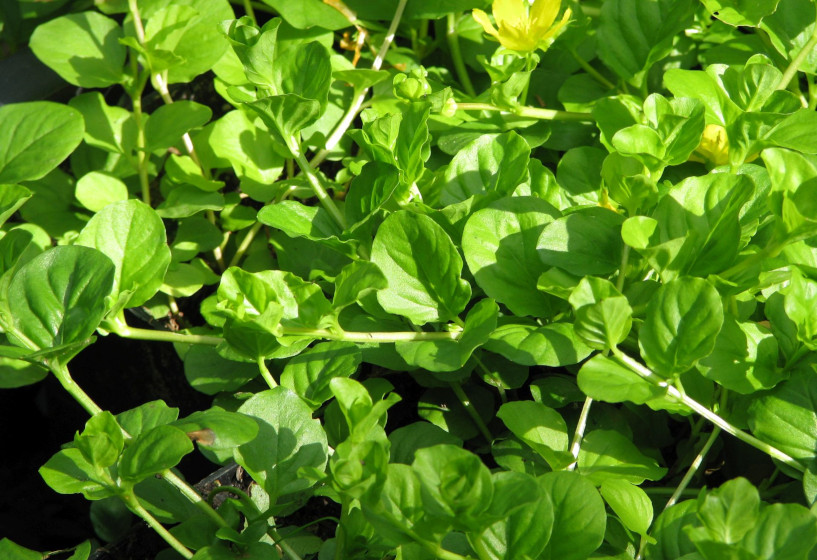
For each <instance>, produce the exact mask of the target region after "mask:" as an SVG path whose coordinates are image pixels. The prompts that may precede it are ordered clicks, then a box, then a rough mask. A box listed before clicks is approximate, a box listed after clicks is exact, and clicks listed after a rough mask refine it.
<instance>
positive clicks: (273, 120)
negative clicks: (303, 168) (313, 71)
mask: <svg viewBox="0 0 817 560" xmlns="http://www.w3.org/2000/svg"><path fill="white" fill-rule="evenodd" d="M245 106H246V107H247V108H248V109H251V110H252V111H254V112H255V113H257V114H258V116H259V117H261V120H262V121H264V124H265V125H267V128H268V129H269V130H270V132H275V133H277V134H280V135H281V142H282V143H283V145H285V146H287V148H288V149H289V151H290V152H292V150H293V148H294V146H291V145H290V144H291V142H290V141H289V138H291V137H293V136H294V135H296V134H299V133H300V132H301V131H302V130H303V129H305V128H306V127H308V126H310V125H312V124H314V123H315V121H317V120H318V118H319V117H320V115H321V104H320V103H319V102H318V101H316V100H314V99H307V98H305V97H301V96H300V95H296V94H294V93H287V94H284V95H275V96H272V97H264V98H263V99H259V100H258V101H253V102H252V103H247V104H246V105H245ZM295 155H296V154H294V153H292V156H293V157H294V156H295Z"/></svg>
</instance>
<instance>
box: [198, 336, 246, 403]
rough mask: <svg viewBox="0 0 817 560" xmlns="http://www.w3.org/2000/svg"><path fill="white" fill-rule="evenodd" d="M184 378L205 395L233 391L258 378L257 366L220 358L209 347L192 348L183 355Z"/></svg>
mask: <svg viewBox="0 0 817 560" xmlns="http://www.w3.org/2000/svg"><path fill="white" fill-rule="evenodd" d="M184 376H185V378H186V379H187V382H188V383H190V386H191V387H193V388H194V389H196V390H197V391H201V392H202V393H204V394H206V395H215V394H217V393H220V392H222V391H227V392H231V391H235V390H236V389H239V388H240V387H242V386H244V385H246V384H247V383H249V382H250V381H252V380H253V379H255V378H256V377H258V366H257V365H256V364H252V363H242V362H234V361H231V360H226V359H224V358H222V357H221V356H220V355H219V354H218V352H216V350H215V348H212V347H210V346H200V345H196V346H192V347H191V348H190V350H188V351H187V353H186V354H185V355H184Z"/></svg>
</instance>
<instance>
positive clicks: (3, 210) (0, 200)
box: [0, 185, 32, 226]
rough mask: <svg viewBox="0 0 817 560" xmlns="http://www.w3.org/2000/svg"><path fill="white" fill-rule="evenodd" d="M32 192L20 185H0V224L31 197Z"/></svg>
mask: <svg viewBox="0 0 817 560" xmlns="http://www.w3.org/2000/svg"><path fill="white" fill-rule="evenodd" d="M31 195H32V192H31V191H30V190H28V189H27V188H25V187H23V186H20V185H0V226H2V225H3V224H4V223H6V220H8V219H9V218H11V217H12V216H13V215H14V213H15V212H16V211H17V210H18V209H19V208H20V207H21V206H22V205H23V204H25V203H26V201H27V200H28V199H29V198H31Z"/></svg>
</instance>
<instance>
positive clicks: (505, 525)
mask: <svg viewBox="0 0 817 560" xmlns="http://www.w3.org/2000/svg"><path fill="white" fill-rule="evenodd" d="M493 483H494V500H493V502H492V503H491V510H490V512H491V513H494V514H497V513H499V512H501V511H502V510H504V509H508V510H509V511H507V512H502V514H500V515H498V517H500V519H499V521H496V522H495V523H494V524H493V525H491V526H490V527H488V528H487V529H485V530H484V531H483V532H482V534H481V535H480V537H479V538H480V541H481V543H482V547H481V548H480V550H481V551H484V552H486V553H487V558H491V559H493V560H504V559H506V558H538V557H540V554H541V553H542V551H543V550H544V548H545V546H546V545H547V543H548V541H549V540H550V533H551V530H552V529H553V518H554V508H553V504H552V502H551V501H550V497H549V496H548V494H547V493H546V492H545V489H544V488H543V487H542V486H541V485H539V484H537V483H536V481H535V479H534V478H533V477H531V476H529V475H525V474H523V473H515V472H498V473H495V474H494V475H493ZM498 502H499V503H498ZM500 504H501V505H500ZM498 506H499V507H498ZM503 506H509V507H507V508H506V507H503Z"/></svg>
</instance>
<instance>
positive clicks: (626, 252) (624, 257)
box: [616, 243, 630, 293]
mask: <svg viewBox="0 0 817 560" xmlns="http://www.w3.org/2000/svg"><path fill="white" fill-rule="evenodd" d="M629 260H630V246H629V245H627V244H626V243H625V244H624V249H623V250H622V251H621V266H619V269H618V278H616V290H618V291H619V293H624V280H625V279H626V277H627V275H626V274H625V272H626V271H627V263H628V262H629Z"/></svg>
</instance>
